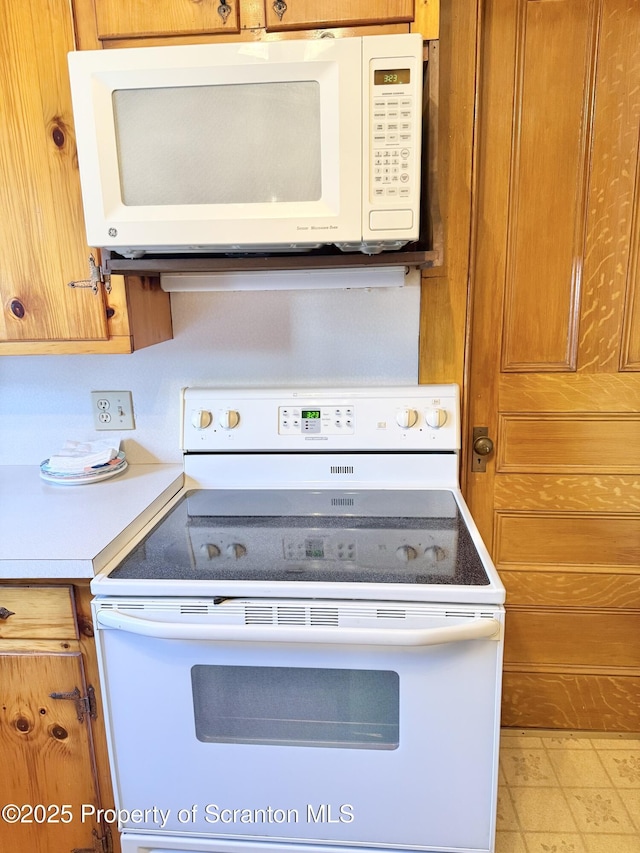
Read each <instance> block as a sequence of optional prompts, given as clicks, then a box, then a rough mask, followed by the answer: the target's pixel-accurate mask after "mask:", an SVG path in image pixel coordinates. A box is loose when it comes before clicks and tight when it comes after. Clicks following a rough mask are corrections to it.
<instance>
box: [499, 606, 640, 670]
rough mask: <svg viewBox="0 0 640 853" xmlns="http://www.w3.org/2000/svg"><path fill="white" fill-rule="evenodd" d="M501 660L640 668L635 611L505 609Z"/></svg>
mask: <svg viewBox="0 0 640 853" xmlns="http://www.w3.org/2000/svg"><path fill="white" fill-rule="evenodd" d="M504 660H505V663H511V664H514V663H518V664H520V663H523V664H562V665H564V666H567V665H568V666H571V665H580V666H583V667H591V666H616V667H627V666H636V667H640V610H635V611H625V610H620V609H617V610H613V611H606V610H598V609H583V610H577V609H574V610H569V609H560V608H548V609H547V608H544V607H536V608H535V609H534V608H521V607H513V606H512V607H510V608H509V612H508V618H507V620H506V627H505V635H504Z"/></svg>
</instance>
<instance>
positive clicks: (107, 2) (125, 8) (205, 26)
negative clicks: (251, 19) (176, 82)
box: [95, 0, 240, 39]
mask: <svg viewBox="0 0 640 853" xmlns="http://www.w3.org/2000/svg"><path fill="white" fill-rule="evenodd" d="M220 5H221V3H220V2H219V0H203V2H199V3H194V2H192V0H136V2H135V3H127V2H122V0H95V9H96V20H97V30H98V37H99V38H101V39H107V38H114V37H117V36H136V37H137V36H153V35H163V34H167V35H170V34H174V35H176V34H185V35H186V34H189V33H217V32H223V33H224V32H238V30H239V28H240V22H239V13H238V2H236V0H230V2H229V3H228V4H227V5H228V6H229V8H230V13H229V17H228V18H227V19H226V22H225V21H224V20H223V19H222V17H221V16H220V15H219V14H218V7H219V6H220Z"/></svg>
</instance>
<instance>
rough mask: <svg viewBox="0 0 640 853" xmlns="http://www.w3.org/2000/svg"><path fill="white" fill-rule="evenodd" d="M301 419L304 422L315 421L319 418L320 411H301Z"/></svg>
mask: <svg viewBox="0 0 640 853" xmlns="http://www.w3.org/2000/svg"><path fill="white" fill-rule="evenodd" d="M302 417H303V419H305V420H317V419H318V418H319V417H320V409H303V410H302Z"/></svg>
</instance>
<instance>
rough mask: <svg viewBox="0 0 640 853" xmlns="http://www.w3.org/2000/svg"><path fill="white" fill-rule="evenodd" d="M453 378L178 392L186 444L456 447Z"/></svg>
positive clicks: (212, 447)
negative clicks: (433, 381)
mask: <svg viewBox="0 0 640 853" xmlns="http://www.w3.org/2000/svg"><path fill="white" fill-rule="evenodd" d="M459 412H460V409H459V391H458V386H457V385H416V386H401V387H383V388H345V389H325V388H321V389H308V390H306V389H305V390H293V389H267V388H253V389H251V388H245V389H237V390H230V389H214V388H186V389H184V390H183V392H182V444H181V446H182V448H183V450H185V451H193V452H206V451H212V452H215V451H226V452H228V451H272V450H276V451H283V450H285V451H286V450H296V451H305V450H312V451H316V452H317V451H323V450H344V451H361V450H430V451H431V450H437V451H456V450H458V449H459V447H460V414H459Z"/></svg>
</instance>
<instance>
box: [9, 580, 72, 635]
mask: <svg viewBox="0 0 640 853" xmlns="http://www.w3.org/2000/svg"><path fill="white" fill-rule="evenodd" d="M0 608H4V609H3V610H0V638H1V639H16V640H17V639H23V638H24V639H27V638H33V639H48V640H51V639H71V640H73V639H77V638H78V626H77V624H76V614H75V607H74V601H73V589H72V587H70V586H22V587H21V586H0ZM7 612H9V614H10V615H7Z"/></svg>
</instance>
